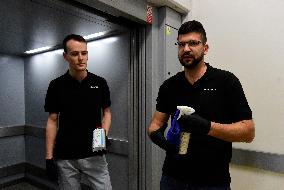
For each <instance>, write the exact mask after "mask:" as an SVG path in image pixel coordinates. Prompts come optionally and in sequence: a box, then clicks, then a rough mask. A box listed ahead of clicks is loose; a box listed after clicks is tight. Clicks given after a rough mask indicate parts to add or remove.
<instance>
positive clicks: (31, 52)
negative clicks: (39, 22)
mask: <svg viewBox="0 0 284 190" xmlns="http://www.w3.org/2000/svg"><path fill="white" fill-rule="evenodd" d="M49 49H51V46H45V47H41V48H36V49H32V50H28V51H25V52H24V53H26V54H33V53H38V52H42V51H46V50H49Z"/></svg>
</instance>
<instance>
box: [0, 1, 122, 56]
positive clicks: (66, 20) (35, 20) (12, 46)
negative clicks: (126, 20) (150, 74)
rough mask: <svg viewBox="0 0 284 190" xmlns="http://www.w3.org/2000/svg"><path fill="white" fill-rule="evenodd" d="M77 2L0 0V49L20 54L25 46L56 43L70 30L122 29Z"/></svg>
mask: <svg viewBox="0 0 284 190" xmlns="http://www.w3.org/2000/svg"><path fill="white" fill-rule="evenodd" d="M71 2H72V3H71ZM70 3H71V4H70ZM78 5H79V4H78V3H74V1H67V0H1V1H0V18H1V19H0V53H2V54H11V55H24V54H23V53H24V52H25V51H27V50H31V49H35V48H40V47H44V46H52V47H54V46H58V45H60V44H61V42H62V40H63V38H64V37H65V36H66V35H67V34H70V33H76V34H80V35H82V36H85V35H89V34H92V33H97V32H103V31H106V32H109V33H111V32H114V31H122V30H125V27H123V26H122V25H120V24H117V23H115V22H113V21H111V19H110V17H108V16H106V15H104V14H102V13H100V12H99V11H98V10H93V9H90V8H86V7H84V6H81V7H80V6H78ZM78 7H80V8H78ZM82 7H84V8H82Z"/></svg>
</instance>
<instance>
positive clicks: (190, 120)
mask: <svg viewBox="0 0 284 190" xmlns="http://www.w3.org/2000/svg"><path fill="white" fill-rule="evenodd" d="M178 123H179V125H180V128H181V131H184V132H189V133H194V134H206V135H207V134H208V132H209V130H210V127H211V122H210V121H208V120H206V119H204V118H202V117H200V116H199V115H198V114H196V113H194V114H191V115H182V116H181V117H180V118H179V119H178Z"/></svg>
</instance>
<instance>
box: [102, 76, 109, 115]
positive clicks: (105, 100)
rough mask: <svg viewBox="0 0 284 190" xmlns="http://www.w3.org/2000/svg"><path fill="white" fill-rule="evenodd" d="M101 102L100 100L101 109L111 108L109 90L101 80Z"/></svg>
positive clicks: (104, 81)
mask: <svg viewBox="0 0 284 190" xmlns="http://www.w3.org/2000/svg"><path fill="white" fill-rule="evenodd" d="M102 84H103V100H102V108H103V109H104V108H108V107H110V106H111V100H110V90H109V87H108V84H107V81H106V80H105V79H103V82H102Z"/></svg>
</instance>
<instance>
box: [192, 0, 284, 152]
mask: <svg viewBox="0 0 284 190" xmlns="http://www.w3.org/2000/svg"><path fill="white" fill-rule="evenodd" d="M283 9H284V1H282V0H270V1H264V0H262V1H259V0H250V1H247V0H237V1H232V0H230V1H228V0H215V1H212V0H202V1H197V0H195V1H193V2H192V13H191V17H192V19H196V20H199V21H201V22H202V23H203V24H204V27H205V29H206V31H207V33H208V39H209V46H210V50H209V54H208V56H207V59H206V60H207V61H208V62H210V63H211V64H212V65H214V66H217V67H221V68H224V69H228V70H230V71H232V72H233V73H235V74H236V75H237V76H238V77H239V79H240V80H241V82H242V84H243V87H244V90H245V93H246V96H247V99H248V102H249V104H250V106H251V109H252V111H253V117H254V120H255V123H256V138H255V141H254V142H253V143H252V144H241V143H238V144H235V145H234V146H235V147H239V148H245V149H253V150H257V151H263V152H271V153H278V154H284V146H283V144H284V136H283V134H284V127H283V126H284V120H283V118H282V117H283V116H284V101H283V97H284V75H283V74H282V73H283V69H284V65H283V64H282V61H283V59H284V49H283V47H284V38H283V37H282V36H283V33H284V25H283V24H282V23H283V22H282V18H284V12H283Z"/></svg>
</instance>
